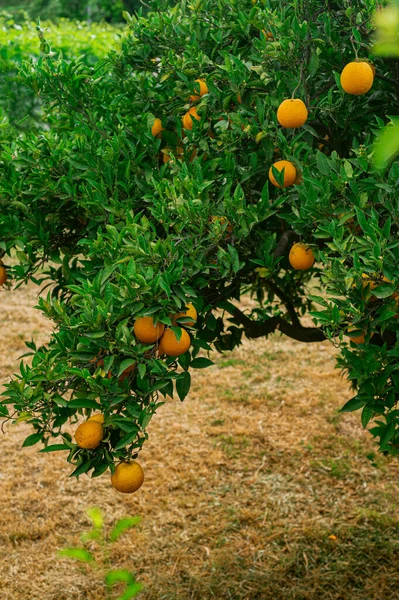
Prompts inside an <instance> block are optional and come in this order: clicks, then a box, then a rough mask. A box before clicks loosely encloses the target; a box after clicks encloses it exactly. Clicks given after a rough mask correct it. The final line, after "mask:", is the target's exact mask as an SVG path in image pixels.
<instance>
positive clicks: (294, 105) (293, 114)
mask: <svg viewBox="0 0 399 600" xmlns="http://www.w3.org/2000/svg"><path fill="white" fill-rule="evenodd" d="M307 118H308V109H307V108H306V105H305V103H304V102H302V100H300V99H299V98H295V99H291V100H284V101H283V102H282V103H281V104H280V106H279V107H278V109H277V120H278V122H279V123H280V125H282V127H287V128H288V129H294V128H295V127H301V125H303V124H304V123H306V120H307Z"/></svg>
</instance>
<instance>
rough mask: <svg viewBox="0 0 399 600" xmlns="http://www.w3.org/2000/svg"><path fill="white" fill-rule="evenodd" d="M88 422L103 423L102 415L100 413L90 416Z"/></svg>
mask: <svg viewBox="0 0 399 600" xmlns="http://www.w3.org/2000/svg"><path fill="white" fill-rule="evenodd" d="M87 420H88V421H97V423H101V424H103V423H104V415H103V414H102V413H97V414H96V415H92V416H91V417H90V418H89V419H87Z"/></svg>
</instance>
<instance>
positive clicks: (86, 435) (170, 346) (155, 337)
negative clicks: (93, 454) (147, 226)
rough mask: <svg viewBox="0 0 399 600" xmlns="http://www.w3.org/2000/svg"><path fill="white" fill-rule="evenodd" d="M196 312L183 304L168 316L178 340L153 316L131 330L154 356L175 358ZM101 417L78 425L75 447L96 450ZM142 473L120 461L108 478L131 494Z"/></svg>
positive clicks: (130, 463)
mask: <svg viewBox="0 0 399 600" xmlns="http://www.w3.org/2000/svg"><path fill="white" fill-rule="evenodd" d="M197 317H198V314H197V310H196V308H195V307H194V306H193V304H191V303H189V304H187V305H186V310H184V311H182V312H178V313H176V314H174V315H171V321H172V325H173V326H174V327H180V331H181V336H180V339H178V337H177V336H176V334H175V332H174V331H173V329H172V328H170V327H165V325H164V324H163V323H160V322H159V321H158V322H155V321H154V319H153V317H150V316H146V317H140V318H139V319H137V320H136V321H135V323H134V327H133V331H134V335H135V336H136V338H137V340H138V341H139V342H141V343H142V344H156V346H155V351H154V353H155V354H156V356H158V357H161V356H164V355H166V356H173V357H177V356H180V355H181V354H184V353H185V352H187V350H188V349H189V348H190V346H191V338H190V335H189V334H188V332H187V331H186V329H184V325H185V326H186V327H194V325H195V323H196V321H197ZM181 319H184V325H180V322H181ZM95 362H96V363H97V365H100V366H101V364H102V365H103V364H104V359H100V360H97V359H95ZM134 368H135V365H132V366H131V367H128V368H127V369H126V370H125V371H124V372H123V373H122V376H121V377H120V378H119V380H123V379H124V378H125V377H128V376H129V374H130V372H131V371H132V370H134ZM104 422H105V418H104V415H103V414H101V413H100V414H96V415H93V416H92V417H90V418H89V419H88V420H87V421H85V422H84V423H81V424H80V425H79V427H78V428H77V429H76V431H75V441H76V444H77V445H78V446H79V447H80V448H83V449H85V450H95V449H96V448H98V446H99V445H100V444H101V442H102V441H103V439H104V435H105V432H104ZM143 481H144V472H143V469H142V467H141V466H140V465H139V463H137V462H136V461H134V460H131V461H122V462H121V463H119V464H118V465H117V466H116V468H115V470H114V472H113V474H112V477H111V483H112V485H113V487H114V488H115V489H116V490H117V491H118V492H123V493H133V492H136V491H137V490H138V489H139V488H140V487H141V486H142V484H143Z"/></svg>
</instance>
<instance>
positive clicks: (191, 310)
mask: <svg viewBox="0 0 399 600" xmlns="http://www.w3.org/2000/svg"><path fill="white" fill-rule="evenodd" d="M186 309H187V310H186V311H185V312H179V313H176V314H175V315H173V318H172V323H173V325H178V322H177V321H178V319H180V318H181V317H192V319H193V320H192V321H185V322H184V323H182V324H181V326H182V327H185V326H186V325H187V327H194V325H195V322H196V320H197V317H198V314H197V311H196V309H195V306H193V304H191V302H190V303H189V304H186Z"/></svg>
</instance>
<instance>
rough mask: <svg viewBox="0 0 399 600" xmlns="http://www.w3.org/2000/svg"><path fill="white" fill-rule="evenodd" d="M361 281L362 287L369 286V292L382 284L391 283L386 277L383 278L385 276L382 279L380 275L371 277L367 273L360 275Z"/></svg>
mask: <svg viewBox="0 0 399 600" xmlns="http://www.w3.org/2000/svg"><path fill="white" fill-rule="evenodd" d="M362 279H363V281H362V287H363V288H365V287H367V286H369V287H370V290H375V288H376V287H378V286H379V285H381V284H382V283H392V281H390V280H389V279H388V277H385V275H384V276H382V277H381V275H380V276H376V277H373V276H372V275H369V274H368V273H362Z"/></svg>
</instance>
